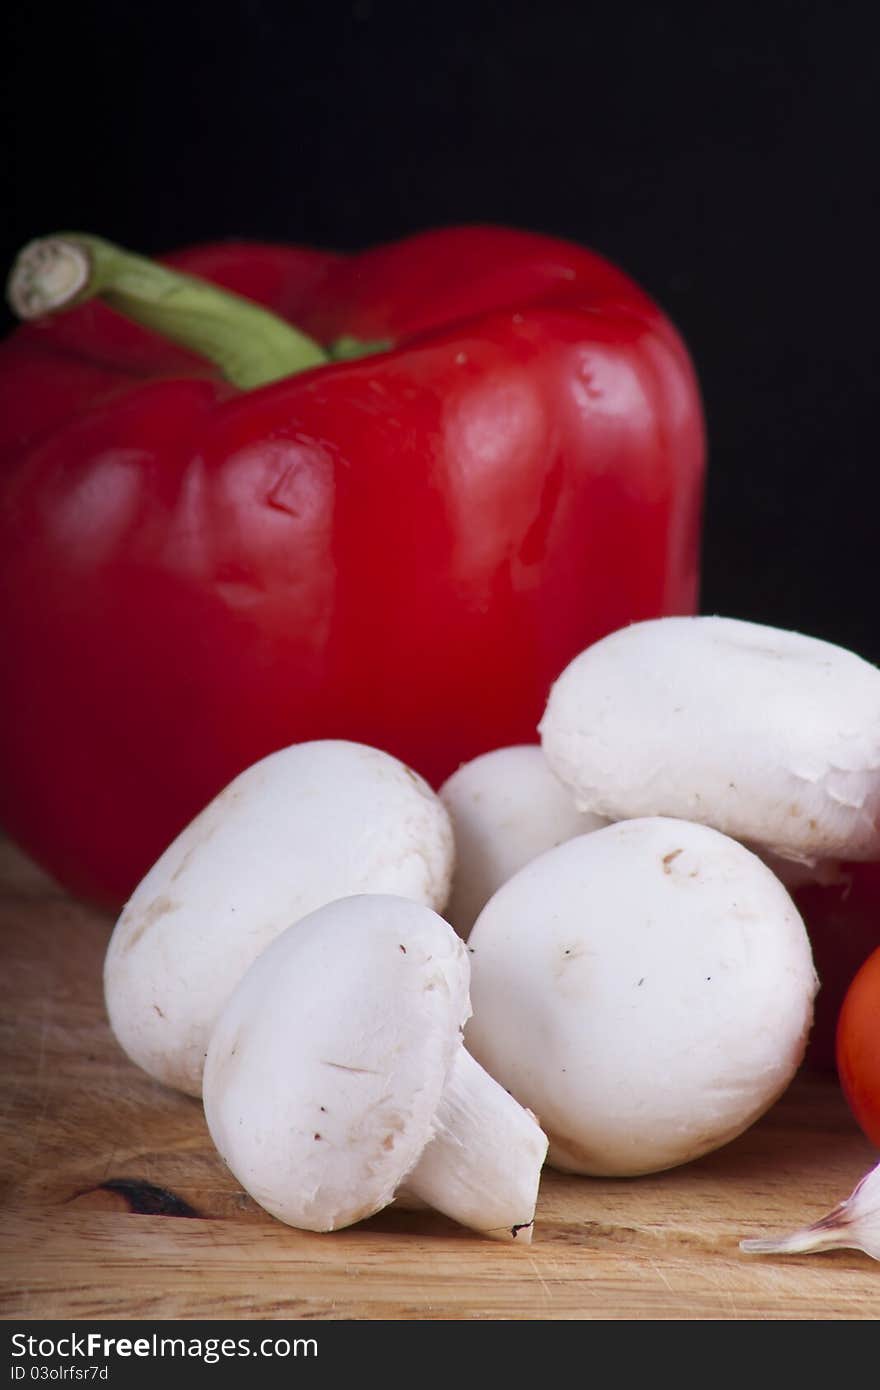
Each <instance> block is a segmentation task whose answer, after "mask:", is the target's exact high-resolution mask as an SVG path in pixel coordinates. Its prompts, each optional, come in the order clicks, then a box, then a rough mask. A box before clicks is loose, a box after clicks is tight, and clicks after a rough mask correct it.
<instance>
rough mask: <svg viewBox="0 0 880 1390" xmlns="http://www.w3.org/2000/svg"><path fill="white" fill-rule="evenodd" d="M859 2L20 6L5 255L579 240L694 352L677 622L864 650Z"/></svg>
mask: <svg viewBox="0 0 880 1390" xmlns="http://www.w3.org/2000/svg"><path fill="white" fill-rule="evenodd" d="M872 10H873V6H871V5H870V4H868V3H864V4H853V3H850V4H846V3H836V4H834V3H827V4H809V3H800V4H782V3H775V4H774V3H770V4H765V5H763V6H760V7H756V8H751V7H749V6H747V5H742V4H740V5H735V6H733V5H731V6H726V5H713V4H704V5H694V6H690V5H676V4H672V3H670V4H665V5H663V4H657V5H653V4H652V5H648V4H626V3H623V4H620V5H618V6H616V7H614V8H613V9H612V8H609V7H608V6H607V5H594V4H591V3H576V2H575V3H561V0H535V3H507V4H492V3H480V2H479V0H474V3H472V4H461V3H457V0H447V3H442V4H441V3H437V4H433V3H430V0H429V2H428V3H425V4H417V3H412V4H408V5H405V4H400V3H392V0H350V2H348V3H343V2H342V0H338V2H337V0H326V2H325V3H320V0H314V2H313V3H310V4H306V3H297V0H289V3H282V0H244V2H243V3H241V4H238V5H233V4H226V5H222V4H219V3H218V4H214V5H211V4H187V3H185V0H181V3H180V4H178V5H172V4H167V3H164V0H163V2H162V3H157V4H153V5H146V4H144V5H134V4H132V5H122V4H118V5H117V4H111V3H109V0H103V2H102V3H90V2H89V0H79V3H77V5H76V6H75V8H74V6H73V5H72V4H70V5H69V6H68V7H67V8H66V10H64V11H62V7H61V6H60V5H54V4H50V5H49V6H45V5H36V4H34V5H29V6H27V7H25V6H24V5H22V4H18V5H17V6H16V7H15V8H14V10H13V12H12V15H11V19H10V18H7V21H6V22H7V24H8V25H11V29H10V33H9V37H8V40H7V43H6V54H7V61H6V69H7V72H6V82H5V88H4V103H5V107H6V110H5V113H4V139H3V154H2V158H3V161H4V164H5V168H3V170H2V177H3V187H4V188H5V190H6V195H7V196H6V215H5V219H4V225H3V247H2V252H3V260H4V264H8V263H9V262H10V260H11V258H12V256H13V254H14V252H15V249H16V247H17V246H18V245H19V244H20V243H21V242H23V241H24V240H27V239H28V238H29V237H31V236H34V235H37V234H40V233H43V232H48V231H51V230H58V229H59V228H61V227H62V226H78V227H80V228H82V229H85V230H92V231H95V232H99V233H101V234H103V235H105V236H109V237H111V238H113V239H116V240H118V241H121V242H122V243H123V244H127V245H129V246H130V247H132V248H133V249H137V250H142V251H147V252H150V251H161V250H165V249H169V248H171V247H173V246H175V245H180V244H184V243H187V242H192V241H198V240H201V239H213V238H216V237H222V236H232V235H244V236H253V237H267V238H271V239H282V240H287V239H289V240H292V241H302V242H306V243H314V244H317V245H327V246H333V247H336V248H339V249H355V248H359V247H363V246H366V245H368V244H372V243H375V242H378V241H382V240H386V239H391V238H395V237H398V236H402V235H404V234H406V233H408V232H410V231H414V230H417V229H419V228H423V227H428V226H432V225H438V224H445V223H452V222H460V221H493V222H500V223H509V224H512V225H519V226H522V227H525V228H533V229H536V230H540V231H546V232H551V233H554V234H556V235H560V236H564V237H570V238H572V239H574V240H578V241H582V242H584V243H586V244H588V245H591V246H593V247H594V248H596V249H597V250H599V251H601V252H602V253H604V254H605V255H607V256H609V257H611V258H612V259H613V260H616V261H617V262H618V263H619V264H620V265H622V266H623V268H624V269H626V270H627V271H629V273H630V274H632V275H633V276H634V277H635V278H636V279H638V280H639V281H640V282H641V283H642V284H643V285H644V287H645V288H646V289H647V290H648V291H649V292H650V293H651V294H652V295H653V296H654V297H655V298H656V299H657V300H658V301H659V302H660V303H661V304H662V305H663V307H664V308H665V309H666V310H667V312H668V313H669V314H670V315H671V316H672V318H673V319H674V320H675V322H676V323H677V324H678V326H679V328H680V329H681V331H682V332H683V334H684V336H685V338H686V340H687V342H688V344H689V346H690V348H691V351H692V353H693V356H694V358H695V361H696V365H697V370H698V373H699V376H700V380H701V383H702V388H703V393H704V399H705V405H706V413H707V420H708V428H709V439H710V475H709V478H710V481H709V493H708V505H707V515H706V529H705V544H704V564H703V572H704V583H703V593H702V605H701V606H702V609H703V611H706V612H722V613H727V614H731V615H734V616H739V617H747V618H754V619H758V620H761V621H766V622H772V623H777V624H779V625H782V626H789V627H798V628H801V629H802V630H804V631H807V632H811V633H814V634H816V635H818V636H824V637H828V638H830V639H832V640H835V641H838V642H842V643H844V644H845V645H849V646H852V647H853V648H855V649H856V650H857V651H859V652H861V653H862V654H863V655H865V656H867V657H869V658H871V659H872V660H874V661H880V618H878V615H877V587H878V586H877V582H876V573H877V567H878V553H877V552H878V546H877V540H876V536H877V523H876V518H877V516H878V514H880V513H878V504H877V503H876V502H875V501H874V497H875V494H876V492H877V488H876V486H875V474H876V472H877V470H878V468H880V459H878V447H877V414H878V410H877V398H878V387H877V380H876V378H877V370H878V356H880V354H878V352H877V344H876V339H877V327H876V325H877V321H878V308H880V302H878V291H877V273H876V263H877V259H876V258H877V248H878V234H880V216H878V211H877V204H878V188H877V178H876V170H877V146H878V136H880V120H878V90H880V82H878V78H880V65H878V58H877V48H876V45H875V43H874V40H873V26H872V24H871V18H872ZM10 322H11V320H10V319H9V318H8V317H7V318H6V319H5V320H4V328H6V327H8V326H9V324H10Z"/></svg>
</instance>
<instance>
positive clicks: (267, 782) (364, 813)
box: [104, 740, 453, 1095]
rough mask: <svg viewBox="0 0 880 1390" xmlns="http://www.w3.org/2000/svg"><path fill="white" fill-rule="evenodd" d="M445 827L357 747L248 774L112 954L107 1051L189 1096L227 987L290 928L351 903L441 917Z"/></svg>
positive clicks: (126, 920)
mask: <svg viewBox="0 0 880 1390" xmlns="http://www.w3.org/2000/svg"><path fill="white" fill-rule="evenodd" d="M452 862H453V842H452V828H451V826H450V824H449V818H448V816H447V814H446V811H445V809H444V807H443V805H442V803H441V801H440V799H439V797H437V796H436V795H435V793H434V792H433V791H432V790H431V788H430V787H429V786H428V784H427V783H426V782H424V781H423V780H422V778H421V777H418V776H417V775H416V774H415V773H414V772H412V771H411V770H410V769H409V768H407V767H405V766H404V764H403V763H401V762H399V761H398V760H397V759H396V758H393V757H391V756H390V755H389V754H387V753H382V752H379V750H378V749H375V748H368V747H365V746H364V745H362V744H357V743H346V742H342V741H335V740H328V741H320V742H315V743H302V744H296V745H294V746H293V747H291V748H286V749H283V750H282V751H281V752H278V753H273V754H272V755H271V756H270V757H267V758H264V759H263V760H262V761H261V762H259V763H256V764H255V765H254V766H253V767H250V768H248V769H247V771H245V772H243V773H242V774H241V775H240V776H239V777H237V778H236V779H235V781H233V782H231V783H230V785H229V786H228V787H227V788H226V789H225V791H223V792H221V793H220V795H219V796H218V797H217V798H216V799H215V800H214V801H212V802H211V804H210V805H209V806H208V807H207V808H206V809H205V810H204V811H203V812H202V813H201V815H199V816H197V817H196V819H195V820H194V821H193V822H192V823H191V824H190V825H189V826H187V828H186V829H185V830H184V831H182V833H181V834H180V835H179V836H178V837H177V839H176V840H175V841H174V843H173V844H172V845H170V846H169V848H168V849H167V850H166V851H165V853H164V854H163V855H162V857H161V858H160V859H159V860H158V861H157V863H156V864H155V865H154V866H153V868H152V869H151V870H150V872H149V873H148V874H147V876H146V877H145V878H144V879H143V881H142V882H141V883H140V885H139V886H138V888H137V889H136V890H135V892H134V894H133V895H132V897H131V899H130V900H129V902H128V904H127V905H126V908H125V910H124V912H123V913H122V916H121V917H120V919H119V921H118V923H117V925H116V928H115V930H114V932H113V936H112V939H111V941H110V945H109V949H108V951H107V957H106V962H105V970H104V984H105V996H106V1003H107V1010H108V1013H109V1016H110V1022H111V1025H112V1028H113V1031H114V1033H115V1034H116V1037H117V1039H118V1040H119V1042H120V1043H121V1045H122V1047H123V1048H124V1049H125V1051H126V1052H127V1053H128V1055H129V1056H130V1057H131V1058H132V1060H133V1061H135V1062H136V1063H137V1064H138V1065H139V1066H141V1067H143V1068H144V1070H145V1071H148V1072H149V1073H150V1074H151V1075H152V1076H155V1077H156V1078H157V1079H158V1080H159V1081H162V1082H165V1084H166V1085H169V1086H175V1087H177V1088H178V1089H180V1090H183V1091H188V1092H189V1093H190V1094H192V1095H198V1094H199V1093H200V1089H201V1077H202V1067H203V1063H204V1057H205V1051H206V1048H207V1045H208V1037H209V1034H210V1030H211V1028H212V1026H213V1024H214V1020H215V1019H216V1017H217V1014H218V1013H219V1011H220V1009H221V1007H222V1005H223V1004H224V1003H225V1001H226V999H227V998H228V997H229V994H230V993H231V991H232V989H233V987H234V986H235V984H236V983H237V982H238V980H239V979H240V978H241V976H242V975H243V974H244V972H245V970H246V969H247V967H248V966H249V965H250V963H251V961H253V960H254V959H255V958H256V957H257V956H258V955H259V953H260V952H261V951H262V950H263V948H264V947H265V946H267V945H268V944H269V942H270V941H272V940H273V939H274V938H275V937H276V936H277V935H278V934H279V933H280V932H282V931H283V930H284V929H285V928H286V927H288V926H290V925H291V923H293V922H296V921H298V919H299V918H301V917H304V916H305V915H306V913H308V912H312V911H313V910H314V909H315V908H317V907H320V906H321V905H322V904H324V903H327V902H332V901H333V900H334V899H336V898H341V897H344V896H346V895H348V894H351V893H365V892H371V893H395V894H399V895H400V896H401V897H407V898H412V899H413V900H414V901H416V902H420V903H423V904H425V905H427V906H429V907H432V908H442V907H443V905H444V903H445V902H446V899H447V897H448V894H449V884H450V880H451V875H452Z"/></svg>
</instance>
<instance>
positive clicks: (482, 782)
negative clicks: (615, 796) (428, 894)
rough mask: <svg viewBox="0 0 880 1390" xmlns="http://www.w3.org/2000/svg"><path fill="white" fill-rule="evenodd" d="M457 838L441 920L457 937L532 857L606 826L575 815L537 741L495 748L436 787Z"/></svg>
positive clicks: (583, 814)
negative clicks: (448, 925) (456, 933)
mask: <svg viewBox="0 0 880 1390" xmlns="http://www.w3.org/2000/svg"><path fill="white" fill-rule="evenodd" d="M440 799H441V801H442V802H443V804H444V806H445V807H446V809H447V811H448V812H449V815H450V818H451V820H452V829H453V833H454V835H455V873H454V875H453V879H452V894H451V896H450V899H449V906H448V908H447V911H446V916H447V917H448V919H449V921H450V922H451V923H452V925H453V926H454V927H455V930H456V931H457V932H458V934H459V936H461V937H463V938H464V939H465V940H467V937H468V933H469V932H470V929H471V927H472V926H473V924H474V922H475V921H476V920H477V917H478V916H479V914H480V912H481V911H482V910H483V908H484V907H485V905H486V903H487V902H488V901H489V899H490V898H491V896H492V894H493V893H494V892H496V890H497V889H499V888H500V887H501V885H502V883H505V882H506V881H507V879H509V878H510V877H512V875H513V874H515V873H516V871H517V869H521V868H522V867H523V865H524V864H528V862H529V860H530V859H534V858H535V857H536V855H539V854H543V853H544V851H545V850H548V849H552V848H553V846H554V845H561V844H562V843H563V842H564V841H565V840H571V839H573V838H574V836H575V835H585V834H587V832H588V831H590V830H597V829H598V827H599V826H600V825H605V824H606V821H605V820H603V818H602V817H601V816H594V815H591V814H590V813H589V812H583V811H579V810H578V809H577V807H576V806H575V804H574V797H573V796H572V794H571V792H570V791H569V789H568V788H567V787H565V786H563V784H562V783H561V782H560V781H559V779H558V777H554V775H553V773H552V772H551V771H550V768H549V767H548V766H547V760H546V758H545V757H544V754H543V753H542V751H541V749H540V747H539V746H538V744H533V745H529V744H521V745H517V746H516V747H512V748H496V749H495V750H494V751H493V752H491V753H483V754H482V755H481V756H480V757H479V758H474V759H473V760H472V761H471V762H469V763H463V764H462V766H461V767H460V768H458V770H457V771H456V772H454V773H453V774H452V776H451V777H450V778H448V780H447V781H446V782H444V784H443V786H442V787H441V788H440Z"/></svg>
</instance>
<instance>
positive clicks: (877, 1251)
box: [739, 1163, 880, 1260]
mask: <svg viewBox="0 0 880 1390" xmlns="http://www.w3.org/2000/svg"><path fill="white" fill-rule="evenodd" d="M739 1248H740V1250H744V1251H745V1252H746V1254H749V1255H801V1254H804V1253H806V1252H809V1251H814V1250H863V1251H864V1253H865V1254H866V1255H870V1256H871V1258H872V1259H874V1260H880V1163H878V1164H877V1167H876V1168H872V1169H871V1171H870V1173H866V1174H865V1176H864V1177H863V1178H862V1180H861V1182H860V1183H859V1184H858V1185H857V1186H856V1188H855V1189H854V1190H853V1192H852V1194H851V1195H850V1196H849V1197H847V1199H846V1201H845V1202H839V1203H838V1205H837V1206H836V1207H835V1208H834V1210H833V1211H830V1212H829V1213H828V1215H827V1216H823V1217H822V1218H821V1219H820V1220H819V1221H814V1222H813V1224H812V1226H804V1227H802V1228H801V1229H800V1230H799V1231H792V1233H791V1234H790V1235H787V1236H780V1237H779V1238H778V1239H775V1240H774V1239H772V1238H762V1239H760V1240H741V1241H740V1243H739Z"/></svg>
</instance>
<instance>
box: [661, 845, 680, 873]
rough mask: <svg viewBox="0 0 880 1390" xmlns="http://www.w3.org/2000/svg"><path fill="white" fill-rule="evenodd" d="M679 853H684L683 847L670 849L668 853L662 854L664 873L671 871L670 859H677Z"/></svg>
mask: <svg viewBox="0 0 880 1390" xmlns="http://www.w3.org/2000/svg"><path fill="white" fill-rule="evenodd" d="M680 854H684V850H683V849H671V850H670V851H669V853H668V854H664V856H663V860H662V863H663V872H664V874H671V873H672V861H673V859H677V858H678V856H679V855H680Z"/></svg>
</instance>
